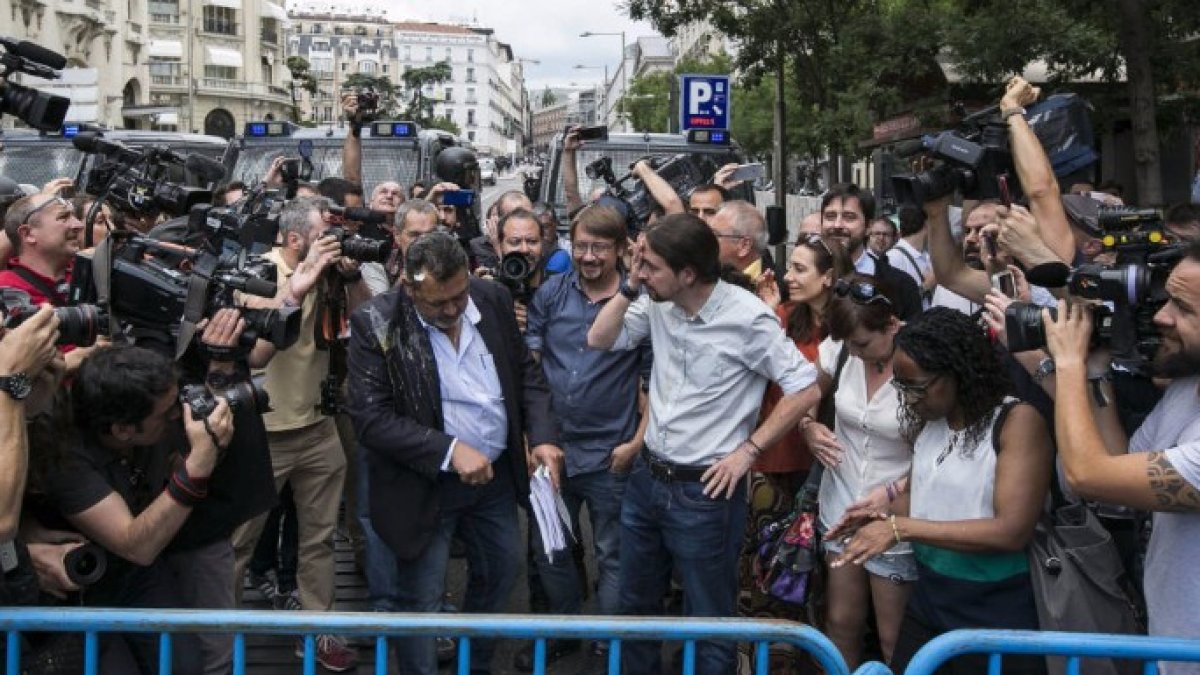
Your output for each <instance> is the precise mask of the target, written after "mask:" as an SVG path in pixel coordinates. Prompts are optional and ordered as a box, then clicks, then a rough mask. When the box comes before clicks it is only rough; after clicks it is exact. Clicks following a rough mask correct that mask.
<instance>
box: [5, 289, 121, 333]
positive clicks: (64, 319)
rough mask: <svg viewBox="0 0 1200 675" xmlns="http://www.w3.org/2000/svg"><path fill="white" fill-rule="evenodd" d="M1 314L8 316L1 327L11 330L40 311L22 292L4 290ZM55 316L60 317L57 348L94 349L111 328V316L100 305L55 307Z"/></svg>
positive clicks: (18, 290)
mask: <svg viewBox="0 0 1200 675" xmlns="http://www.w3.org/2000/svg"><path fill="white" fill-rule="evenodd" d="M0 311H3V312H4V319H3V321H2V322H0V326H3V327H4V328H6V329H10V330H11V329H13V328H16V327H17V326H20V325H21V324H22V323H25V320H26V319H28V318H29V317H31V316H33V315H34V314H37V312H38V307H37V306H36V305H34V304H33V301H32V299H31V298H30V297H29V294H28V293H26V292H25V291H22V290H20V289H18V288H0ZM54 315H55V316H57V317H58V342H57V344H60V345H76V346H79V347H90V346H92V345H93V344H95V343H96V338H97V337H99V336H100V335H102V334H103V331H104V328H105V327H106V326H107V325H108V317H107V315H105V314H104V311H103V310H101V309H100V307H98V306H96V305H87V304H83V305H75V306H72V307H55V308H54Z"/></svg>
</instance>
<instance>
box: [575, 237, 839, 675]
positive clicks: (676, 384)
mask: <svg viewBox="0 0 1200 675" xmlns="http://www.w3.org/2000/svg"><path fill="white" fill-rule="evenodd" d="M719 269H720V263H719V247H718V243H717V237H716V235H715V234H713V232H712V230H710V229H709V228H708V226H707V225H705V224H704V221H702V220H700V219H699V218H697V217H696V216H693V215H689V214H677V215H670V216H667V217H665V218H663V219H662V220H661V221H659V224H658V225H656V226H655V227H654V228H653V229H651V230H649V231H648V232H646V234H645V235H643V237H642V239H641V241H639V243H638V244H637V246H636V247H635V249H634V253H633V264H632V270H633V272H632V273H631V274H630V276H629V278H628V280H627V281H626V282H625V283H623V284H621V286H620V288H619V291H618V293H617V295H615V296H613V298H612V299H611V300H610V301H609V302H608V303H607V304H606V305H605V306H604V309H602V310H601V311H600V313H599V315H598V316H597V317H596V320H595V322H594V323H593V324H592V328H591V329H590V330H589V331H588V345H589V346H590V347H591V348H593V349H634V348H636V347H637V346H638V345H640V344H641V343H643V342H644V341H645V340H647V339H649V340H650V341H651V344H652V345H653V348H654V367H653V370H652V371H651V376H650V405H649V410H650V422H649V427H648V429H647V432H646V436H645V439H644V440H645V444H646V450H645V451H643V453H642V455H641V457H640V458H639V460H638V461H637V463H636V464H635V465H634V468H633V472H632V474H631V475H630V477H629V482H628V485H627V486H626V493H625V501H624V504H623V505H622V511H621V565H620V593H619V605H620V610H621V613H623V614H639V615H654V614H660V613H662V604H661V598H662V597H663V595H664V594H665V593H666V591H667V583H668V579H669V578H670V575H671V570H672V568H674V569H675V570H677V571H678V573H679V576H680V580H681V581H682V585H683V592H684V597H685V599H686V602H685V603H684V604H685V607H687V608H688V613H689V614H690V615H691V616H733V615H734V614H735V611H736V608H735V605H736V595H737V582H736V566H737V556H738V551H739V548H740V546H741V541H742V535H743V530H744V529H745V524H746V490H745V487H746V482H745V481H744V480H742V479H743V478H744V477H745V476H746V473H747V472H748V471H749V469H750V466H751V464H753V462H754V459H755V457H757V456H758V454H759V453H760V452H761V449H762V448H765V447H767V446H768V445H770V444H772V443H774V442H775V441H776V440H777V439H779V438H780V437H781V436H782V435H783V433H784V432H785V431H786V430H787V429H788V428H790V427H791V426H792V425H794V424H796V423H797V421H798V420H799V418H800V415H801V414H803V413H804V412H805V411H806V410H808V409H809V408H811V407H812V406H813V405H814V404H815V403H816V402H817V399H818V398H819V393H818V391H817V388H816V387H815V386H813V384H814V383H815V381H816V369H815V368H814V367H813V365H812V364H811V363H809V362H807V361H806V360H805V359H804V357H803V356H802V355H801V354H800V352H799V351H798V350H797V349H796V347H795V345H794V344H793V343H792V342H791V341H790V340H788V338H787V337H786V336H785V335H784V333H783V329H782V328H781V327H780V325H779V320H778V319H777V318H776V317H775V315H774V314H773V313H772V312H771V310H770V309H768V308H767V306H766V305H764V304H763V303H762V302H761V301H760V300H759V299H758V298H756V297H755V296H754V295H752V294H751V293H749V292H747V291H744V290H742V289H740V288H737V287H735V286H731V285H729V284H726V283H725V282H723V281H720V279H719V278H718V272H719ZM643 284H644V285H645V286H646V288H647V291H648V295H641V286H642V285H643ZM768 381H774V382H776V383H778V384H779V386H780V388H781V389H782V390H783V393H784V398H783V400H782V401H781V402H780V404H779V405H778V406H777V407H776V408H775V410H774V411H773V412H772V413H771V415H770V416H769V417H768V418H767V419H766V420H764V421H763V422H762V424H761V425H757V428H756V422H757V421H758V413H759V407H760V405H761V403H762V398H763V392H764V391H765V389H766V386H767V382H768ZM735 649H736V647H735V645H734V644H733V643H724V644H718V643H711V642H701V643H699V644H698V645H697V650H696V662H697V668H696V672H697V673H701V674H702V675H715V674H717V673H729V672H732V671H733V670H734V660H735ZM624 655H625V672H626V673H628V674H629V675H641V674H643V673H652V672H660V669H659V668H658V667H657V660H658V647H657V645H655V644H654V643H650V642H637V643H630V644H628V645H627V646H626V647H625V649H624Z"/></svg>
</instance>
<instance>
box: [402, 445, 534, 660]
mask: <svg viewBox="0 0 1200 675" xmlns="http://www.w3.org/2000/svg"><path fill="white" fill-rule="evenodd" d="M492 466H493V468H494V470H495V477H494V478H493V479H492V480H491V482H489V483H487V484H486V485H482V486H479V487H472V486H467V485H464V484H463V483H461V482H460V481H459V479H458V476H457V475H453V474H442V476H441V477H440V478H439V485H438V490H439V494H438V500H439V502H440V504H439V506H440V510H439V523H438V530H437V532H436V533H434V535H433V538H432V540H431V541H430V542H429V546H428V547H427V548H426V549H425V551H424V552H422V553H421V555H420V556H418V557H417V558H415V559H413V560H396V568H397V573H398V576H397V583H396V591H397V594H396V604H397V608H396V609H397V611H401V612H438V611H441V609H442V598H443V596H444V595H445V589H446V567H447V564H448V563H449V560H450V540H451V539H452V538H453V537H454V534H455V532H458V534H459V536H460V537H461V538H462V540H463V541H464V542H466V544H467V564H468V565H469V566H470V583H468V587H467V594H466V598H465V600H464V602H463V607H462V611H464V612H476V613H498V612H502V611H503V610H504V609H505V603H507V602H508V596H509V594H510V592H511V591H512V587H513V583H514V582H515V581H516V577H517V570H518V568H519V566H520V561H521V555H522V553H523V547H522V545H521V532H520V528H519V527H518V526H517V502H516V499H517V497H516V494H515V490H514V487H513V478H512V470H511V469H510V468H509V467H508V457H507V456H505V455H501V456H500V458H499V459H497V460H496V461H495V462H494V463H493V464H492ZM522 478H523V477H522ZM394 644H395V646H396V671H397V672H400V673H405V675H410V674H412V675H436V674H437V671H438V664H437V650H436V645H435V643H434V638H432V637H418V638H400V639H397V640H395V643H394ZM494 648H495V641H494V640H472V641H471V672H472V673H487V672H489V663H490V662H491V660H492V652H493V651H494Z"/></svg>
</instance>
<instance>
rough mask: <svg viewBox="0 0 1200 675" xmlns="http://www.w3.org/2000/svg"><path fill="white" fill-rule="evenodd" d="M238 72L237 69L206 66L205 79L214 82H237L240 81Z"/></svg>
mask: <svg viewBox="0 0 1200 675" xmlns="http://www.w3.org/2000/svg"><path fill="white" fill-rule="evenodd" d="M237 71H238V69H237V68H230V67H229V66H211V65H206V66H204V77H207V78H209V79H214V80H236V79H238V76H237Z"/></svg>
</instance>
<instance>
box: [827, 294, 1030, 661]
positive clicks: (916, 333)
mask: <svg viewBox="0 0 1200 675" xmlns="http://www.w3.org/2000/svg"><path fill="white" fill-rule="evenodd" d="M895 345H896V352H895V355H894V356H893V359H892V368H893V373H894V378H893V381H892V382H893V384H894V385H895V387H896V389H897V390H898V391H899V392H900V394H901V398H902V401H903V405H902V406H901V408H900V429H901V433H902V434H903V435H904V436H905V437H906V438H909V439H912V442H913V453H914V454H913V464H912V472H911V474H910V476H909V480H908V481H907V484H903V483H902V484H901V485H899V486H897V485H891V486H885V490H884V491H882V492H880V491H876V492H875V493H873V494H872V495H871V497H870V498H869V499H868V500H864V502H862V503H859V504H855V505H853V506H852V507H851V508H850V509H848V510H847V514H846V517H845V518H844V519H843V521H842V522H841V523H839V524H838V525H837V526H836V527H835V528H833V529H832V530H831V531H830V536H834V537H844V538H845V539H846V540H847V543H846V546H845V551H844V552H843V553H842V555H841V556H840V557H839V558H838V559H837V560H835V561H833V562H832V563H831V565H832V566H834V567H837V568H841V567H855V566H858V565H862V564H863V563H864V562H865V561H867V560H869V559H871V557H872V556H875V555H877V554H879V553H880V552H882V551H885V550H887V549H889V548H892V547H893V546H896V545H898V544H901V543H908V544H911V545H912V548H913V552H914V554H915V557H916V561H917V568H918V580H917V582H916V584H914V587H913V592H912V597H911V598H910V599H909V602H908V607H907V609H906V611H905V615H904V622H903V624H902V626H901V629H900V637H899V640H898V641H897V644H896V650H895V652H894V655H893V658H892V661H891V667H892V668H893V670H896V671H900V670H903V669H904V668H905V667H906V666H907V665H908V662H909V660H910V659H911V658H912V655H913V654H914V653H915V652H916V651H917V650H918V649H919V648H920V647H921V646H922V645H924V644H925V643H927V642H929V641H930V640H931V639H933V638H934V637H936V636H937V635H940V634H941V633H944V632H947V631H951V630H954V629H958V628H1011V629H1022V628H1025V629H1036V628H1037V627H1038V619H1037V609H1036V607H1035V605H1034V598H1033V587H1032V585H1031V581H1030V574H1029V564H1028V560H1027V557H1026V553H1025V547H1026V545H1027V544H1028V542H1029V539H1030V537H1031V536H1032V535H1033V530H1034V526H1035V525H1036V524H1037V520H1038V516H1039V514H1040V513H1041V510H1042V506H1043V504H1044V502H1045V499H1046V494H1047V491H1048V489H1049V481H1050V474H1051V461H1052V457H1053V446H1052V444H1051V440H1050V435H1049V432H1048V430H1047V428H1046V424H1045V422H1044V420H1043V419H1042V417H1041V415H1039V414H1038V413H1037V412H1036V411H1035V410H1034V409H1033V408H1032V407H1031V406H1029V405H1027V404H1024V403H1018V402H1017V401H1016V400H1015V399H1012V398H1010V397H1007V396H1006V395H1005V392H1007V391H1008V390H1009V382H1008V377H1007V375H1006V371H1005V369H1004V367H1003V365H1002V363H1001V361H1000V358H999V356H998V354H997V352H996V350H995V349H994V348H993V346H992V344H991V343H990V342H989V341H988V339H987V337H986V336H984V334H983V332H982V331H981V329H980V328H979V326H978V324H977V323H975V322H974V321H972V320H971V319H970V318H969V317H967V316H966V315H964V314H962V313H961V312H958V311H955V310H952V309H947V308H943V307H935V308H933V309H930V310H929V311H927V312H925V313H924V314H922V315H921V316H920V317H919V318H917V319H916V320H914V321H913V322H911V323H909V324H908V325H906V326H904V327H903V328H901V329H900V331H899V332H898V333H897V334H896V340H895ZM889 496H892V497H894V499H891V500H889V499H888V497H889ZM889 502H890V503H889ZM889 507H890V513H887V512H886V511H887V509H889ZM985 670H987V657H986V656H983V655H974V656H964V657H960V658H959V659H956V660H955V661H953V662H952V663H951V664H950V668H949V671H948V672H951V673H955V674H957V673H978V672H984V671H985ZM1044 670H1045V664H1044V661H1043V659H1042V658H1040V657H1032V656H1031V657H1018V656H1008V657H1005V658H1004V672H1005V673H1042V672H1044Z"/></svg>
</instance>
